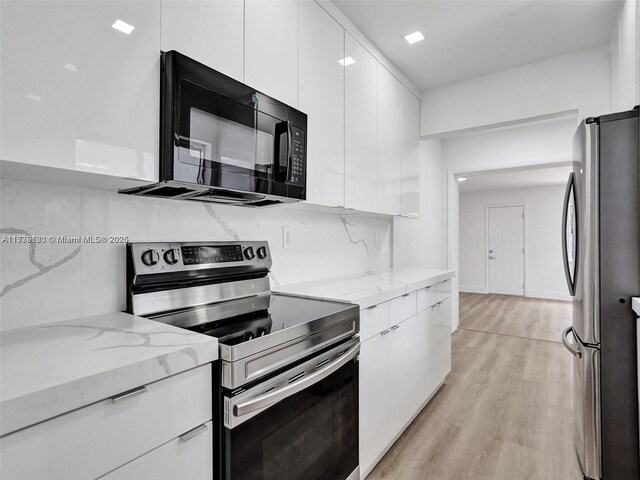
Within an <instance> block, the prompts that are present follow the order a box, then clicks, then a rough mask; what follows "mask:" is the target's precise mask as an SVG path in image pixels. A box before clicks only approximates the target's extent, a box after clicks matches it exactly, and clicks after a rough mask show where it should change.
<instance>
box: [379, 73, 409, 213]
mask: <svg viewBox="0 0 640 480" xmlns="http://www.w3.org/2000/svg"><path fill="white" fill-rule="evenodd" d="M402 88H404V87H403V86H402V84H401V83H400V82H399V81H398V80H397V79H396V78H395V77H394V76H393V75H392V74H391V73H390V72H389V71H388V70H387V69H386V68H384V67H383V66H382V65H381V64H379V63H378V64H377V84H376V92H377V94H376V104H377V115H376V122H377V136H376V138H377V141H378V143H377V150H376V151H377V154H376V165H377V182H376V183H377V197H378V198H377V200H378V208H377V210H378V211H379V212H380V213H387V214H390V215H398V214H400V212H401V209H402V208H401V207H402V205H401V204H402V198H401V193H402V187H401V180H402V178H401V177H402V153H401V133H402Z"/></svg>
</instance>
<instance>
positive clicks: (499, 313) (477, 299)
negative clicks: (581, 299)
mask: <svg viewBox="0 0 640 480" xmlns="http://www.w3.org/2000/svg"><path fill="white" fill-rule="evenodd" d="M569 325H571V302H567V301H562V300H542V299H539V298H525V297H517V296H513V295H495V294H491V295H482V294H479V293H461V294H460V327H461V328H464V329H467V330H479V331H481V332H492V333H502V334H504V335H516V336H518V337H526V338H536V339H539V340H549V341H552V342H561V341H562V338H561V336H562V330H563V329H564V328H566V327H568V326H569Z"/></svg>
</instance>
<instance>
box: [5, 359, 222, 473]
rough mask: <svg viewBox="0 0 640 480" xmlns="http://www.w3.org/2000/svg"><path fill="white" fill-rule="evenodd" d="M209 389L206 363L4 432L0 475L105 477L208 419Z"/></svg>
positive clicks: (210, 406)
mask: <svg viewBox="0 0 640 480" xmlns="http://www.w3.org/2000/svg"><path fill="white" fill-rule="evenodd" d="M158 368H161V366H160V365H158ZM211 387H212V385H211V364H207V365H204V366H201V367H198V368H195V369H193V370H189V371H187V372H183V373H180V374H178V375H174V376H172V377H169V378H167V379H164V380H160V381H158V382H155V383H151V384H149V385H147V386H146V387H145V388H146V391H142V392H141V393H138V394H135V395H133V394H132V395H130V396H126V397H125V396H124V395H121V398H120V399H118V396H116V397H113V398H109V399H106V400H103V401H101V402H98V403H94V404H92V405H89V406H88V407H84V408H81V409H78V410H75V411H73V412H70V413H68V414H66V415H61V416H59V417H56V418H53V419H51V420H48V421H46V422H42V423H40V424H38V425H34V426H33V427H29V428H26V429H24V430H20V431H18V432H15V433H12V434H10V435H6V436H4V437H2V439H0V442H1V444H0V448H1V450H2V467H1V470H0V477H1V478H2V479H3V480H11V479H20V480H21V479H24V478H64V479H65V480H72V479H86V478H96V477H99V476H100V475H104V474H106V473H108V472H110V471H112V470H114V469H116V468H118V467H120V466H121V465H124V464H125V463H127V462H129V461H131V460H133V459H134V458H137V457H139V456H141V455H143V454H144V453H146V452H149V451H150V450H152V449H154V448H156V447H158V446H159V445H162V444H164V443H166V442H168V441H169V440H171V439H173V438H176V437H178V436H179V435H182V434H183V433H185V432H187V431H188V430H191V429H193V428H195V427H197V426H198V425H201V424H203V423H205V422H208V421H209V420H211V417H212V402H211V400H212V399H211V392H212V390H211Z"/></svg>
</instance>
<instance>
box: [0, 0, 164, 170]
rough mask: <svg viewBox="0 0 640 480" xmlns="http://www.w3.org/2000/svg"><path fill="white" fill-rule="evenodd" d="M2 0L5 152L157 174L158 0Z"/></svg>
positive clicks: (1, 144) (1, 143)
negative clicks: (119, 0) (47, 0)
mask: <svg viewBox="0 0 640 480" xmlns="http://www.w3.org/2000/svg"><path fill="white" fill-rule="evenodd" d="M0 8H1V11H0V22H1V24H0V32H1V42H0V43H1V45H2V54H1V57H0V58H1V65H0V70H1V71H2V90H1V93H0V104H1V112H0V113H1V117H2V120H3V121H2V127H1V135H0V157H1V158H2V159H3V160H10V161H14V162H21V163H28V164H35V165H43V166H49V167H58V168H62V169H68V170H79V171H83V172H92V173H99V174H104V175H114V176H119V177H131V178H138V179H144V180H150V181H157V179H158V130H159V128H158V122H159V104H158V98H159V96H160V52H159V50H160V49H159V46H160V2H159V1H128V2H104V1H85V2H63V1H51V2H25V1H3V2H1V4H0ZM116 27H119V28H120V29H117V28H116Z"/></svg>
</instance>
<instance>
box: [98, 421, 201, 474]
mask: <svg viewBox="0 0 640 480" xmlns="http://www.w3.org/2000/svg"><path fill="white" fill-rule="evenodd" d="M212 475H213V435H212V423H211V422H207V423H205V424H202V425H201V426H199V427H196V429H194V430H192V431H191V432H187V433H186V434H185V435H182V436H180V437H178V438H175V439H174V440H171V441H170V442H168V443H165V444H164V445H162V446H161V447H158V448H156V449H155V450H152V451H150V452H149V453H147V454H145V455H143V456H141V457H140V458H137V459H136V460H134V461H133V462H130V463H127V464H126V465H124V466H123V467H120V468H118V469H117V470H115V471H113V472H111V473H109V474H108V475H106V476H104V477H102V479H103V480H139V479H144V478H149V479H151V478H152V479H154V480H175V479H177V478H185V479H189V480H211V476H212Z"/></svg>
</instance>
